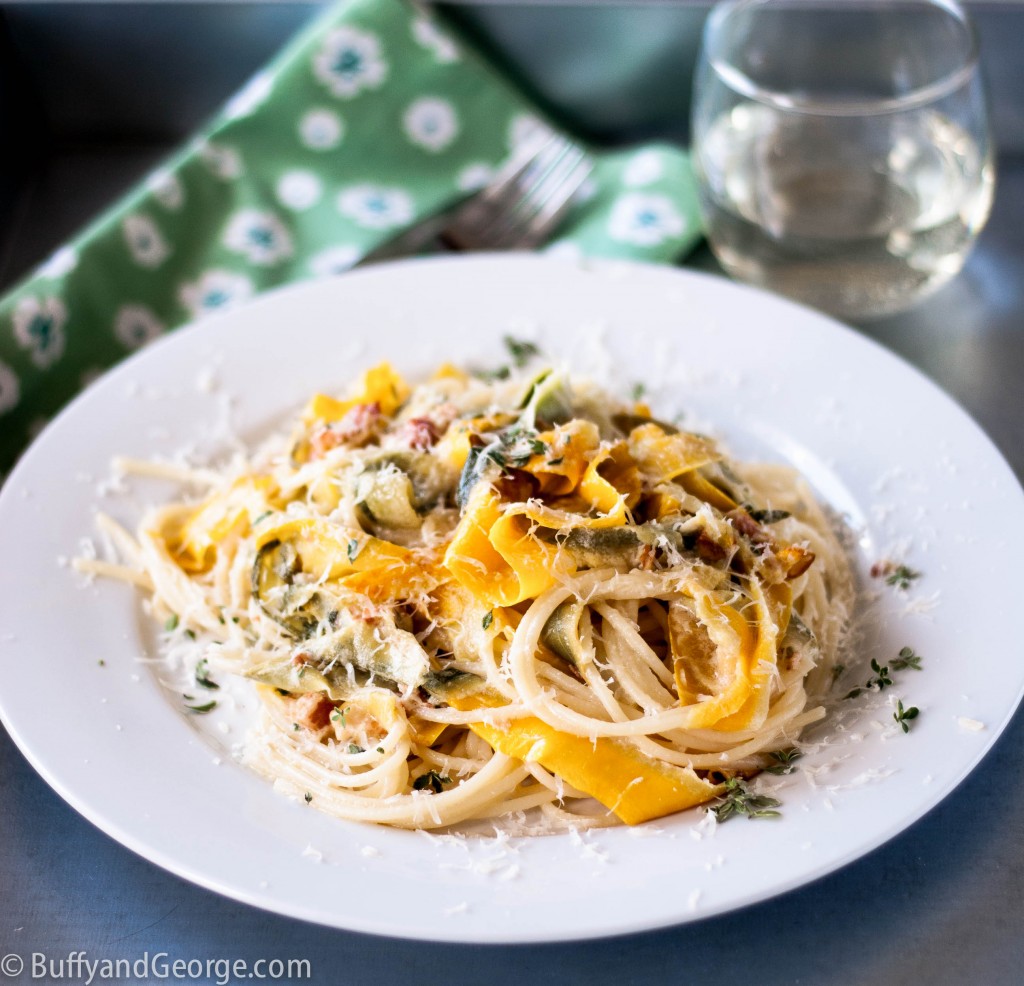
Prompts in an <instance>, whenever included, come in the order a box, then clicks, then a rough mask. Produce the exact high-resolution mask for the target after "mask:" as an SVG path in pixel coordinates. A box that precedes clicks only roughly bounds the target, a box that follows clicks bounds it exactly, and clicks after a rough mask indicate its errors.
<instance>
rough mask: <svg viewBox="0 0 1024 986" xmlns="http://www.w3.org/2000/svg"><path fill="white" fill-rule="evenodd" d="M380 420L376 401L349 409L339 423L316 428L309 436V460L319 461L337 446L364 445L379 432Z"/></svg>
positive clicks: (378, 405)
mask: <svg viewBox="0 0 1024 986" xmlns="http://www.w3.org/2000/svg"><path fill="white" fill-rule="evenodd" d="M382 419H383V415H382V414H381V410H380V403H379V402H378V401H374V402H373V403H372V404H356V405H355V406H353V407H350V408H349V409H348V411H346V412H345V414H344V416H343V417H342V418H341V419H340V420H339V421H335V422H334V424H331V425H324V426H323V427H321V428H317V429H316V430H315V431H314V432H313V433H312V434H311V435H310V436H309V449H310V456H311V458H313V459H319V458H321V457H322V456H324V455H326V454H327V453H328V452H330V451H331V449H334V448H337V447H338V446H339V445H351V446H352V447H353V448H358V447H359V446H360V445H365V444H366V443H367V442H368V441H369V440H370V439H371V438H373V437H374V436H375V435H376V434H377V433H378V432H379V431H380V429H381V427H382V424H383V420H382Z"/></svg>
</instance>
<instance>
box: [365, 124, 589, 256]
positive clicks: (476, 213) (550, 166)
mask: <svg viewBox="0 0 1024 986" xmlns="http://www.w3.org/2000/svg"><path fill="white" fill-rule="evenodd" d="M592 170H593V162H592V161H591V160H590V158H589V156H588V155H587V154H586V152H585V151H583V150H582V149H581V148H580V147H578V146H577V145H576V144H574V143H573V142H572V141H570V140H569V139H568V138H567V137H563V136H560V135H558V134H555V133H552V131H550V130H548V129H547V128H546V127H543V126H538V127H536V128H535V129H534V130H532V131H530V133H529V134H528V135H527V136H526V137H525V138H524V139H523V140H522V141H521V142H520V143H519V144H518V145H517V147H516V149H515V150H514V151H513V153H512V155H511V156H510V157H509V158H508V160H507V161H506V162H505V163H504V164H503V165H502V166H501V167H500V168H499V169H498V171H497V172H496V173H495V175H494V177H493V178H492V179H491V181H490V182H489V183H488V184H487V186H486V187H485V188H484V189H483V190H482V191H480V192H478V193H477V194H476V195H474V196H473V197H472V198H470V199H467V200H466V201H465V202H463V203H462V204H460V205H458V206H456V207H455V209H454V210H452V211H450V212H447V213H445V214H444V215H442V216H436V217H434V218H433V219H430V220H428V221H427V222H425V223H422V224H421V225H419V226H417V227H415V228H413V229H411V230H409V231H408V232H406V233H403V234H402V235H400V236H398V237H396V238H395V239H393V240H390V241H389V242H387V243H385V244H383V245H382V246H380V247H378V248H377V249H376V250H374V251H373V252H372V253H370V254H369V255H368V256H366V257H364V258H363V260H362V261H361V264H364V265H365V264H371V263H375V262H377V261H381V260H393V259H395V258H396V257H408V256H412V255H415V254H417V253H421V252H423V251H424V250H425V249H429V248H430V247H431V246H433V247H435V248H439V249H442V250H444V249H448V250H459V251H463V250H529V249H532V248H533V247H536V246H539V245H540V244H541V243H543V242H544V241H545V240H546V239H547V238H548V237H549V236H550V234H551V233H553V232H554V230H555V229H556V228H557V227H558V224H559V223H560V222H561V221H562V219H564V218H565V214H566V212H568V211H569V208H570V207H571V206H572V204H573V201H574V200H575V197H576V194H577V193H578V192H579V190H580V189H581V188H582V186H583V183H584V182H585V181H586V180H587V178H588V176H589V175H590V173H591V171H592Z"/></svg>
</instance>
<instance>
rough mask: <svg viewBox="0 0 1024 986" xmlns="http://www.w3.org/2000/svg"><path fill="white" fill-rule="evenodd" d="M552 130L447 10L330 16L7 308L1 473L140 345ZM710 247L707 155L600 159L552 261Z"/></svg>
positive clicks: (328, 252) (411, 220) (330, 266)
mask: <svg viewBox="0 0 1024 986" xmlns="http://www.w3.org/2000/svg"><path fill="white" fill-rule="evenodd" d="M538 122H540V121H539V119H538V114H537V112H536V111H535V110H534V108H533V107H532V106H531V105H530V104H529V103H528V102H527V100H526V99H525V98H524V97H523V96H522V95H521V94H520V93H518V92H517V91H516V90H515V89H514V88H513V87H512V86H511V85H510V84H509V83H508V82H507V81H506V80H505V79H503V78H502V77H501V76H500V75H499V74H498V73H496V72H495V71H494V69H493V68H491V67H490V66H489V65H487V64H486V63H485V62H484V61H483V59H482V58H481V57H480V56H479V55H478V54H477V53H476V52H475V51H474V50H472V49H470V48H468V47H467V46H466V45H465V44H464V43H463V42H462V41H460V40H457V39H456V38H454V37H453V36H452V35H451V34H450V33H449V32H448V31H447V30H446V28H445V27H444V26H443V25H442V23H441V22H439V20H438V19H437V18H436V17H434V16H433V15H432V14H431V13H430V12H429V11H427V10H425V9H423V8H420V7H418V6H413V5H411V4H410V3H407V2H405V0H348V2H345V3H342V4H341V5H339V6H337V7H332V8H330V9H328V10H327V11H326V12H325V13H324V14H323V16H321V17H320V18H318V19H317V20H316V21H315V22H314V23H312V24H311V25H310V26H309V27H307V28H306V29H305V30H303V31H302V32H300V34H299V35H298V36H297V37H296V38H295V39H293V40H292V41H291V42H290V43H289V44H288V45H287V47H286V48H285V49H284V50H283V51H282V52H281V53H280V54H279V55H278V56H277V57H276V58H275V59H274V61H273V62H272V63H271V64H270V65H269V66H268V67H267V68H266V69H264V70H263V71H261V72H260V73H258V74H257V75H256V76H255V77H254V78H253V79H252V80H251V81H250V82H249V83H248V84H247V85H246V86H245V87H244V88H243V89H242V90H241V91H240V92H239V93H237V95H235V96H234V97H233V98H232V99H231V100H229V102H228V103H227V105H225V106H224V107H223V109H222V110H221V111H220V113H219V114H218V115H217V116H216V117H215V118H214V120H213V121H212V122H211V123H210V124H209V125H208V126H207V127H206V128H205V130H204V131H203V132H202V133H201V134H200V135H199V136H198V137H197V138H196V139H194V140H193V141H192V142H191V143H189V144H188V146H186V147H185V148H184V149H182V150H181V151H180V152H179V153H178V154H177V155H176V156H175V157H174V158H172V159H171V160H170V161H169V162H167V164H166V165H165V166H164V167H162V168H160V169H158V170H157V171H156V172H155V173H153V174H152V175H150V176H149V177H148V178H147V179H146V180H145V181H144V182H143V183H142V184H141V185H140V186H139V187H138V188H136V189H135V190H134V191H132V192H131V193H130V194H128V195H127V196H126V197H125V198H124V199H122V201H121V202H119V203H118V204H117V205H116V206H114V207H113V208H112V209H110V210H109V211H108V212H106V213H105V214H104V215H102V216H100V217H99V218H98V219H97V220H96V221H95V222H94V223H93V224H92V225H91V226H89V227H88V228H86V229H85V230H84V231H82V232H81V233H80V234H79V235H78V236H77V237H75V238H74V239H73V240H72V241H71V242H70V243H69V244H67V245H66V246H63V247H61V248H60V249H59V250H57V252H56V253H54V254H53V256H52V257H50V259H49V260H48V261H46V262H45V263H44V264H43V265H42V266H40V267H39V268H38V269H37V270H36V271H35V272H34V273H33V274H32V275H31V276H30V277H29V278H28V279H27V280H25V281H24V282H23V283H22V284H20V285H19V286H18V287H17V288H16V289H15V290H13V291H12V292H11V293H9V294H8V295H7V296H6V297H5V298H3V299H2V300H0V470H3V469H6V468H8V467H9V466H10V465H11V463H12V462H13V461H14V459H15V458H16V457H17V455H18V454H19V452H20V451H21V450H22V448H23V447H24V446H25V445H26V444H27V442H28V441H29V440H30V439H31V437H32V436H33V435H34V434H35V433H36V432H37V431H38V430H39V429H40V428H41V427H42V426H43V425H44V424H45V423H46V421H47V420H48V418H49V416H51V415H52V414H54V413H55V412H56V411H58V410H59V409H60V408H61V407H62V406H63V405H64V404H65V403H66V402H67V401H68V400H69V399H70V398H71V397H72V396H74V394H75V393H76V392H77V391H78V390H79V389H81V388H82V387H83V386H85V385H86V384H87V383H88V382H89V381H90V380H92V379H94V378H95V377H96V376H97V375H98V374H99V373H100V372H101V371H102V370H104V369H106V368H107V367H109V366H111V365H113V364H114V363H116V362H117V361H118V360H120V359H122V358H123V357H124V356H125V355H126V354H127V353H130V352H131V351H133V350H135V349H138V348H139V347H140V346H142V345H144V344H145V343H147V342H149V341H150V340H152V339H154V338H155V337H156V336H158V335H160V334H161V333H163V332H166V331H168V330H170V329H173V328H175V327H176V326H179V325H181V324H183V323H185V322H189V321H192V320H194V319H196V318H199V317H201V316H203V315H204V314H207V313H209V312H211V311H219V310H224V309H226V308H228V307H230V306H233V305H237V304H240V303H242V302H244V301H246V300H247V299H248V298H251V297H252V296H253V295H255V294H257V293H259V292H261V291H264V290H266V289H267V288H271V287H274V286H276V285H279V284H285V283H289V282H293V281H299V280H303V279H306V278H313V277H321V276H327V275H332V274H338V273H340V272H342V271H345V270H347V269H348V268H350V267H352V266H353V265H354V264H356V263H358V262H359V260H360V259H361V258H363V257H364V256H366V255H367V254H368V253H369V252H371V251H373V250H374V249H376V248H378V247H380V246H381V245H382V244H384V243H386V242H387V241H388V240H391V239H393V238H394V237H396V236H397V235H398V234H399V233H401V232H402V231H404V230H407V229H408V228H409V227H411V226H414V225H416V224H418V223H420V222H422V221H424V220H426V219H428V218H430V217H431V216H434V215H436V214H437V213H439V212H441V211H443V210H446V209H448V208H451V207H452V206H453V205H455V204H456V203H457V202H458V201H459V200H460V199H462V198H464V197H465V196H467V195H468V194H471V193H472V192H473V191H475V190H478V189H479V188H481V187H482V186H483V185H484V184H485V183H486V182H487V180H488V178H489V177H490V176H491V175H492V174H493V173H494V171H495V169H496V168H497V167H498V166H499V165H500V164H501V162H502V161H503V160H504V159H506V158H507V157H508V155H509V154H510V152H511V150H512V149H513V148H514V147H515V146H516V144H517V142H519V141H521V140H523V139H524V137H525V135H526V134H527V133H528V132H530V131H531V130H532V129H533V128H535V127H536V126H537V124H538ZM699 236H700V227H699V221H698V218H697V208H696V200H695V194H694V187H693V178H692V175H691V172H690V166H689V159H688V156H687V154H686V153H685V151H683V150H682V149H680V148H676V147H672V146H668V145H648V146H645V147H643V148H640V149H637V150H630V151H622V152H614V153H600V154H595V168H594V171H593V173H592V176H591V179H589V180H588V187H586V188H585V189H584V190H583V192H582V194H581V195H580V196H579V201H578V204H577V205H575V206H574V208H573V210H572V212H571V213H570V214H569V215H568V217H567V218H566V221H565V223H564V224H563V225H562V227H561V228H560V229H559V230H558V233H557V236H556V238H555V239H554V240H553V242H552V243H551V244H549V245H548V247H547V249H549V250H552V251H555V250H557V251H560V252H563V251H564V252H568V253H577V254H579V255H582V256H601V257H621V258H632V259H638V260H651V261H671V260H674V259H676V258H678V257H679V256H681V255H682V254H683V253H684V252H685V251H686V250H688V249H689V248H690V247H691V246H692V245H693V243H694V242H695V241H696V240H697V238H698V237H699Z"/></svg>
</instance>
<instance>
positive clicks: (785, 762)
mask: <svg viewBox="0 0 1024 986" xmlns="http://www.w3.org/2000/svg"><path fill="white" fill-rule="evenodd" d="M768 756H769V757H771V758H772V760H774V761H775V763H773V764H772V765H771V766H770V767H765V773H767V774H792V773H793V771H794V770H796V766H795V765H794V761H795V760H799V759H800V758H801V757H802V756H803V751H802V750H799V749H797V748H796V747H795V746H790V747H787V748H786V749H784V750H772V751H771V752H770V753H769V754H768Z"/></svg>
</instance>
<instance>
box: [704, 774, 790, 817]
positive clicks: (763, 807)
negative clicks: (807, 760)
mask: <svg viewBox="0 0 1024 986" xmlns="http://www.w3.org/2000/svg"><path fill="white" fill-rule="evenodd" d="M781 804H782V802H781V801H779V800H778V799H777V798H770V797H769V796H768V795H766V794H754V793H753V792H752V791H751V790H750V789H749V788H748V787H747V785H746V782H745V781H744V780H743V778H742V777H730V778H729V779H728V780H727V781H726V782H725V794H724V795H722V797H721V798H719V799H718V800H717V801H715V802H714V803H713V804H712V805H711V806H710V807H709V809H708V810H709V811H711V812H713V813H714V815H715V817H716V818H717V819H718V820H719V821H720V822H725V821H728V820H729V819H730V818H732V817H733V815H746V816H747V818H777V817H779V816H780V815H781V814H782V813H781V812H778V811H775V809H776V808H778V807H779V805H781Z"/></svg>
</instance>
